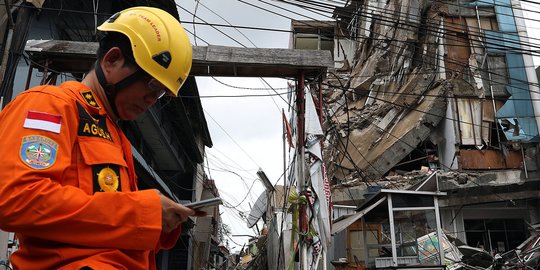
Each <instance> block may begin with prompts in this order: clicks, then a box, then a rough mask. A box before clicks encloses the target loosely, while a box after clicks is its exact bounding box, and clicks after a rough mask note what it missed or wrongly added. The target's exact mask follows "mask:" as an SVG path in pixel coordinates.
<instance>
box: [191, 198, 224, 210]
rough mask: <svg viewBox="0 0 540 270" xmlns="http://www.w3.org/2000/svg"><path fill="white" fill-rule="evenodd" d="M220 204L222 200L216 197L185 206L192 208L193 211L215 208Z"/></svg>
mask: <svg viewBox="0 0 540 270" xmlns="http://www.w3.org/2000/svg"><path fill="white" fill-rule="evenodd" d="M218 204H222V200H221V198H220V197H215V198H211V199H206V200H201V201H197V202H191V203H186V204H184V206H185V207H188V208H191V209H201V208H204V207H208V206H215V205H218Z"/></svg>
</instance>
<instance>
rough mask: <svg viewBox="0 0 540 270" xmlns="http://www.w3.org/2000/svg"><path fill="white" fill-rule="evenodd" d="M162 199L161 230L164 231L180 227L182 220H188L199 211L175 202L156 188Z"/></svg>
mask: <svg viewBox="0 0 540 270" xmlns="http://www.w3.org/2000/svg"><path fill="white" fill-rule="evenodd" d="M156 192H157V193H158V194H159V197H160V199H161V230H162V231H163V232H166V233H168V232H171V231H172V230H174V229H176V228H178V226H180V224H182V222H184V221H186V220H187V219H188V217H189V216H196V215H198V213H197V212H196V211H195V210H193V209H190V208H187V207H185V206H183V205H181V204H178V203H175V202H174V201H173V200H171V199H169V198H167V196H165V195H163V194H161V192H159V190H156Z"/></svg>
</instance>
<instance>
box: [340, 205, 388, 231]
mask: <svg viewBox="0 0 540 270" xmlns="http://www.w3.org/2000/svg"><path fill="white" fill-rule="evenodd" d="M385 200H386V196H384V197H382V198H380V199H379V200H378V201H376V202H374V203H373V204H371V205H369V206H368V207H366V208H364V209H363V210H361V211H358V212H356V213H354V214H353V215H351V216H349V217H347V218H345V219H342V220H340V221H338V222H336V223H334V224H332V235H334V234H336V233H339V232H341V231H343V230H345V229H346V228H347V227H349V225H351V224H353V223H354V222H355V221H357V220H358V219H359V218H361V217H362V216H364V215H365V214H367V213H369V211H371V210H372V209H373V208H375V207H377V206H379V204H381V203H382V202H384V201H385Z"/></svg>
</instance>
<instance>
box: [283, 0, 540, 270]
mask: <svg viewBox="0 0 540 270" xmlns="http://www.w3.org/2000/svg"><path fill="white" fill-rule="evenodd" d="M522 11H523V10H522V8H521V6H520V4H519V2H518V1H511V0H493V1H467V0H458V1H420V0H390V1H347V4H346V6H344V7H334V12H333V14H334V18H335V20H336V22H335V23H333V22H328V23H323V22H318V23H313V22H306V21H295V22H293V25H292V28H293V30H294V37H293V41H294V42H293V44H294V45H295V46H300V47H304V48H311V49H313V48H318V49H328V50H331V51H332V53H333V56H334V60H335V68H334V69H333V70H332V71H330V72H329V74H328V76H327V78H326V80H325V81H324V82H323V86H324V87H323V88H324V91H323V93H322V100H318V101H319V102H320V104H322V107H323V111H324V116H325V117H324V118H325V123H324V130H325V134H326V140H325V144H324V158H325V164H326V166H327V168H328V177H329V179H331V181H332V201H333V203H334V204H335V205H354V206H359V205H360V204H361V203H362V202H363V201H365V200H366V199H367V198H368V197H369V196H370V195H371V194H372V193H373V191H376V190H380V189H407V188H408V187H410V186H411V185H414V184H415V183H418V182H420V181H423V180H425V179H427V178H428V177H431V178H432V179H433V187H434V189H437V190H438V191H442V192H446V194H447V195H446V196H441V197H440V198H439V208H440V215H441V220H442V224H441V226H442V228H443V230H444V231H445V233H446V234H448V235H450V236H452V237H454V238H456V239H459V240H461V241H463V242H464V243H466V244H468V245H470V246H474V247H481V248H484V249H485V250H487V251H489V252H491V253H496V252H505V251H508V250H511V249H514V248H515V247H517V246H518V245H519V244H520V243H521V242H523V241H524V240H525V239H526V238H527V237H528V236H529V229H530V226H529V225H530V224H535V223H538V222H539V215H538V214H539V207H538V206H539V200H538V198H539V186H540V182H539V181H538V180H539V174H538V173H539V167H538V164H539V163H538V159H539V156H538V151H539V146H538V142H539V137H538V134H539V132H538V127H539V120H540V119H539V118H538V117H537V116H536V114H538V113H540V106H539V104H540V103H539V101H540V100H539V99H538V97H539V93H540V92H539V88H538V79H537V77H536V74H535V71H534V68H533V62H532V57H531V52H532V49H534V48H535V46H536V48H538V45H534V42H533V41H530V40H529V38H528V37H527V33H526V29H525V28H524V25H525V24H524V19H523V12H522ZM317 37H318V38H317ZM328 37H333V43H332V44H331V46H329V43H328V42H327V40H328ZM536 43H538V42H536ZM306 44H307V45H306ZM315 46H316V47H315ZM338 216H339V215H337V216H336V215H334V218H337V217H338ZM413 218H414V217H413ZM358 222H360V221H358ZM358 228H360V229H359V230H361V229H362V228H361V226H350V227H349V228H348V229H347V230H346V231H344V232H342V233H343V234H345V235H343V237H344V239H346V240H347V251H346V252H345V251H343V252H342V256H344V257H345V256H346V257H347V258H348V260H349V262H351V261H353V257H354V256H355V254H354V251H352V250H353V249H351V242H352V241H353V240H352V239H351V236H352V235H353V232H354V230H358ZM333 245H334V249H336V243H334V244H333ZM336 253H339V252H337V251H336ZM356 255H358V258H360V259H361V258H363V257H364V255H363V254H356ZM334 256H337V255H334ZM330 259H332V258H330ZM355 259H356V258H355Z"/></svg>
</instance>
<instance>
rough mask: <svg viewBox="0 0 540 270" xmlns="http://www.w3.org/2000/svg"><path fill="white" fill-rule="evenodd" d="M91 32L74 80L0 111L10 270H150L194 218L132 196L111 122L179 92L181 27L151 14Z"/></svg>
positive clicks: (126, 16) (186, 58)
mask: <svg viewBox="0 0 540 270" xmlns="http://www.w3.org/2000/svg"><path fill="white" fill-rule="evenodd" d="M98 30H100V31H102V32H104V33H105V34H106V35H105V37H104V38H103V39H101V41H100V46H99V50H98V52H97V56H98V60H97V62H96V64H95V67H94V69H93V70H91V71H90V72H89V73H88V74H87V75H86V76H85V78H84V79H83V80H82V82H76V81H69V82H65V83H63V84H61V85H60V86H50V85H43V86H37V87H34V88H31V89H29V90H27V91H24V92H23V93H21V94H20V95H18V96H17V98H15V99H14V100H13V101H12V102H11V103H10V104H8V105H7V106H6V108H5V109H4V110H3V111H2V112H1V113H0V138H1V140H0V149H1V150H0V151H1V155H0V229H2V230H4V231H11V232H15V233H16V235H17V237H18V239H19V243H20V248H19V250H17V251H16V252H15V253H14V254H13V255H12V256H11V258H10V261H11V262H12V263H13V266H14V268H15V269H32V270H35V269H100V270H101V269H130V270H135V269H155V257H154V254H155V252H157V251H159V250H160V249H163V248H171V247H173V246H174V245H175V243H176V241H177V240H178V237H179V234H180V231H181V228H180V225H181V223H182V222H184V221H186V220H187V218H188V216H193V215H200V214H201V213H200V212H195V211H194V210H191V209H189V208H187V207H184V206H183V205H180V204H177V203H175V202H173V201H172V200H170V199H168V198H167V197H165V196H163V195H162V194H160V193H159V191H157V190H140V191H138V190H137V179H136V175H135V170H134V165H133V160H132V152H131V145H130V143H129V141H128V139H127V138H126V136H125V135H124V134H123V133H122V131H121V129H120V128H119V127H118V125H117V121H118V120H119V119H121V120H134V119H136V118H137V117H138V116H139V115H141V114H142V113H144V112H145V111H146V110H148V108H149V107H150V106H152V105H153V104H154V103H155V102H156V101H157V99H159V98H160V97H161V96H163V95H172V96H176V95H177V94H178V91H179V89H180V87H181V86H182V84H183V82H184V81H185V80H186V78H187V76H188V74H189V71H190V69H191V61H192V58H191V57H192V49H191V44H190V42H189V39H188V36H187V34H186V32H185V30H184V29H183V28H182V26H181V25H180V23H179V22H178V20H176V19H175V18H174V17H172V16H171V15H170V14H168V13H167V12H165V11H163V10H160V9H157V8H151V7H134V8H130V9H126V10H124V11H121V12H118V13H116V14H114V15H113V16H112V17H110V18H109V19H108V20H107V21H106V22H104V23H103V24H102V25H100V26H99V27H98ZM202 214H204V213H202Z"/></svg>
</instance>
